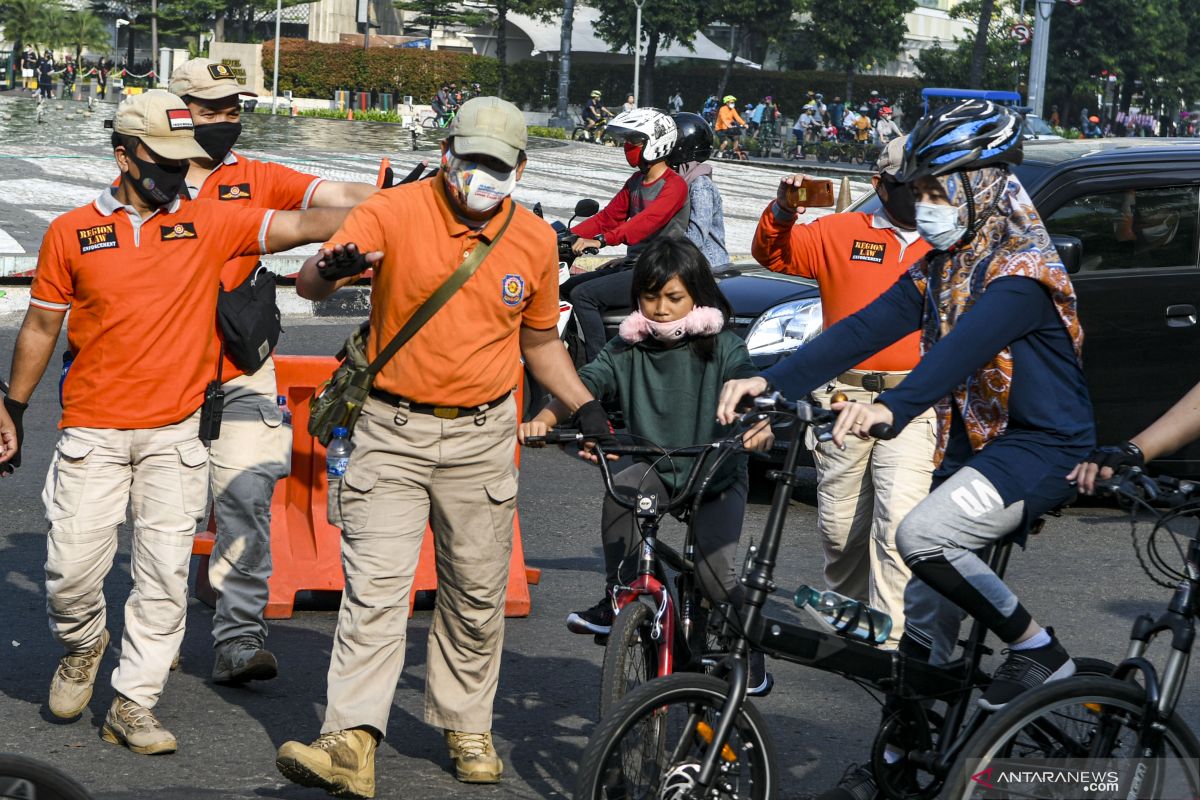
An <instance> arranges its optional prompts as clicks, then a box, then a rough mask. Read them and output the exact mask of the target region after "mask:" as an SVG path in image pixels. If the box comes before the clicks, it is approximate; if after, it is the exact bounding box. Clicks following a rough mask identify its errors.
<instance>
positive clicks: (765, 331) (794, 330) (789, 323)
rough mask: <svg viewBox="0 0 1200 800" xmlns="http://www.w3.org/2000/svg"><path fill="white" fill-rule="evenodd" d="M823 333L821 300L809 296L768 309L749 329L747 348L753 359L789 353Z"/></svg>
mask: <svg viewBox="0 0 1200 800" xmlns="http://www.w3.org/2000/svg"><path fill="white" fill-rule="evenodd" d="M820 332H821V299H820V298H819V297H809V298H806V299H804V300H793V301H792V302H790V303H781V304H780V305H777V306H775V307H774V308H771V309H768V310H767V311H766V313H764V314H763V315H762V316H761V317H759V318H758V319H757V320H755V322H754V324H753V325H752V326H750V332H749V333H748V334H746V349H747V350H749V351H750V355H752V356H767V355H777V354H781V353H790V352H792V351H793V350H795V349H796V348H797V347H799V346H800V345H802V344H806V343H808V342H810V341H812V340H813V339H815V338H816V336H817V334H818V333H820Z"/></svg>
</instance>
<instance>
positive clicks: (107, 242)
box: [75, 222, 120, 254]
mask: <svg viewBox="0 0 1200 800" xmlns="http://www.w3.org/2000/svg"><path fill="white" fill-rule="evenodd" d="M75 233H77V234H79V252H80V253H81V254H82V253H90V252H92V251H93V250H107V249H108V248H110V247H119V246H120V245H118V244H117V226H115V225H113V224H112V223H111V222H110V223H109V224H107V225H95V226H93V227H91V228H80V229H78V230H77V231H75Z"/></svg>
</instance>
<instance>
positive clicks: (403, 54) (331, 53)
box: [262, 39, 921, 118]
mask: <svg viewBox="0 0 1200 800" xmlns="http://www.w3.org/2000/svg"><path fill="white" fill-rule="evenodd" d="M262 53H263V55H262V59H263V70H264V73H265V79H264V80H265V82H266V83H267V84H268V85H269V84H270V82H271V79H272V76H273V66H274V62H273V59H274V43H273V42H266V43H264V44H263V49H262ZM724 69H725V65H724V64H721V63H718V62H700V63H697V62H675V63H670V64H662V65H659V66H658V67H657V68H656V69H655V71H654V84H655V97H654V102H655V103H656V104H657V105H659V106H665V105H666V102H667V98H668V97H669V96H670V95H671V94H673V93H674V92H675V90H676V89H679V90H680V92H681V93H682V95H683V99H684V107H685V108H688V109H691V110H694V111H698V110H699V109H700V107H701V106H702V105H703V104H704V100H705V98H707V97H708V96H709V95H710V94H712V93H713V92H715V91H716V90H717V84H718V83H719V82H720V79H721V74H722V72H723V71H724ZM507 72H508V74H507V78H506V84H505V92H504V94H505V97H507V98H508V99H509V100H512V101H513V102H514V103H516V104H517V105H519V106H522V107H523V108H526V109H531V110H534V109H553V108H554V107H555V104H556V102H557V96H558V65H557V64H556V63H554V62H550V61H539V60H532V59H531V60H528V61H520V62H517V63H515V64H511V65H509V67H508V71H507ZM451 81H456V82H458V84H459V85H460V86H462V85H463V84H467V85H470V84H471V83H479V84H480V85H481V86H482V87H483V90H484V91H485V92H492V93H494V92H495V91H496V90H497V88H498V86H499V83H500V62H498V61H497V60H496V59H494V58H491V57H488V56H474V55H468V54H465V53H456V52H452V51H448V50H420V49H408V48H388V47H372V48H369V49H363V48H361V47H355V46H353V45H345V44H320V43H317V42H309V41H306V40H303V39H281V40H280V44H279V88H280V89H281V90H283V91H287V90H291V91H292V92H294V93H295V94H297V95H299V96H301V97H330V98H332V97H333V93H334V92H335V91H336V90H339V89H346V90H352V91H384V92H392V93H394V94H395V95H396V96H397V97H400V96H403V95H406V94H408V95H412V96H413V97H414V98H415V99H416V101H417V102H419V103H428V102H429V101H430V100H431V99H433V96H434V95H435V94H436V93H437V90H438V89H439V88H440V87H441V85H442V84H443V83H449V82H451ZM632 85H633V65H632V64H594V63H586V64H572V66H571V88H570V95H569V100H570V102H571V103H573V104H577V105H582V104H584V103H586V102H587V99H588V95H589V93H590V92H591V91H592V90H593V89H599V90H600V91H601V92H603V94H604V101H605V104H606V105H607V106H608V107H609V108H612V109H615V108H616V107H617V106H619V105H620V104H621V103H622V102H624V100H625V95H626V94H627V93H628V92H629V87H630V86H632ZM920 88H921V84H920V82H919V81H917V80H915V79H913V78H897V77H892V76H888V75H857V76H855V78H854V90H853V91H854V100H855V102H863V101H864V100H865V99H866V97H867V96H868V93H869V92H870V91H871V90H872V89H875V90H877V91H879V93H880V94H882V95H883V96H885V97H887V98H888V99H889V100H890V101H892V102H896V101H899V102H900V103H901V105H903V107H904V108H905V109H906V111H908V112H909V114H910V115H911V114H912V113H913V112H915V110H916V109H917V108H918V106H919V103H920V96H919V95H920ZM809 91H813V92H821V93H822V94H824V95H825V102H826V103H828V102H830V101H831V100H832V99H833V98H834V96H836V95H844V94H845V92H846V76H845V75H844V74H842V73H835V72H822V71H819V70H803V71H793V72H770V71H767V70H751V69H745V68H735V69H734V71H733V74H732V76H731V78H730V81H729V84H728V86H727V87H726V92H728V93H729V94H734V95H737V96H738V98H739V103H751V102H757V100H758V99H759V98H761V97H763V96H765V95H768V94H769V95H772V96H774V98H775V100H776V102H778V103H779V104H780V107H781V108H782V109H783V112H784V113H785V114H786V115H787V116H788V117H791V118H794V117H795V116H796V115H797V114H798V113H799V111H800V107H801V106H802V105H803V102H802V101H803V100H804V98H805V97H806V96H807V94H806V93H807V92H809ZM643 103H646V100H645V99H644V98H643ZM646 104H648V103H646Z"/></svg>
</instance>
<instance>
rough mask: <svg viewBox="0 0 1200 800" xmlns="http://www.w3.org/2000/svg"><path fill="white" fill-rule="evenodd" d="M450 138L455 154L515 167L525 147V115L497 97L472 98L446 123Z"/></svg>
mask: <svg viewBox="0 0 1200 800" xmlns="http://www.w3.org/2000/svg"><path fill="white" fill-rule="evenodd" d="M450 136H451V137H453V138H454V152H455V154H456V155H460V156H464V157H466V156H471V155H482V156H491V157H492V158H495V159H498V160H499V161H502V162H503V163H505V164H507V165H508V166H510V167H516V166H517V161H518V160H519V157H520V154H521V151H523V150H524V149H525V147H526V146H527V145H528V144H529V136H528V134H527V133H526V131H525V115H524V114H522V113H521V109H519V108H517V107H516V106H514V105H513V104H512V103H510V102H508V101H507V100H501V99H500V98H499V97H472V98H471V99H470V100H468V101H467V102H465V103H463V104H462V108H460V109H459V110H458V114H457V115H456V116H455V117H454V121H453V122H451V123H450Z"/></svg>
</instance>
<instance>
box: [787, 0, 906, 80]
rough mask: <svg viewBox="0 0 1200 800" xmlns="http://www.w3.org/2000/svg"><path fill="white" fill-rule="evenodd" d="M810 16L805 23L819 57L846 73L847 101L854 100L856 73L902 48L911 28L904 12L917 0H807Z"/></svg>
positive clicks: (830, 65) (805, 28)
mask: <svg viewBox="0 0 1200 800" xmlns="http://www.w3.org/2000/svg"><path fill="white" fill-rule="evenodd" d="M806 7H807V10H808V12H809V20H808V22H806V23H805V24H804V25H803V26H801V27H802V28H803V30H804V32H805V33H806V34H807V35H808V38H809V42H810V43H811V45H812V46H813V47H814V48H815V49H816V52H817V54H818V56H817V57H818V58H819V59H820V60H821V61H823V62H824V63H825V64H826V65H828V66H829V67H831V68H833V69H836V70H839V71H841V72H844V73H845V74H846V102H847V103H849V102H851V97H852V95H853V89H854V74H855V73H856V72H858V71H859V70H861V69H863V68H864V67H868V66H870V65H872V64H877V63H880V62H884V61H890V60H891V59H893V58H895V57H896V54H897V53H898V52H900V45H901V44H902V43H903V42H904V36H905V34H906V33H907V32H908V23H907V21H906V20H905V18H904V15H905V14H907V13H908V12H910V11H912V10H913V8H915V7H916V2H915V0H842V1H841V2H840V3H838V4H837V6H830V5H828V4H826V3H824V2H820V0H806Z"/></svg>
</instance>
